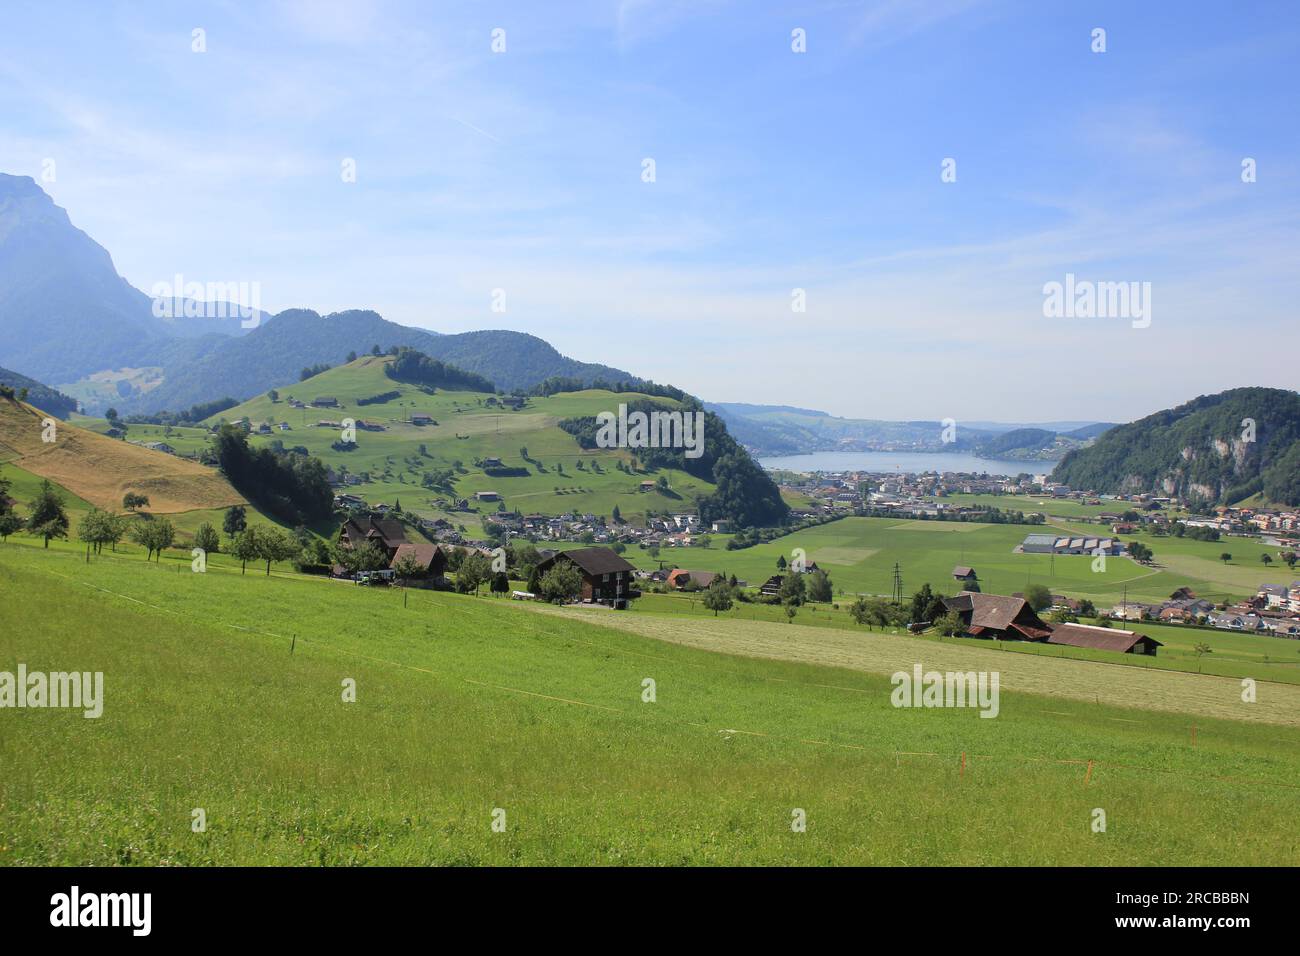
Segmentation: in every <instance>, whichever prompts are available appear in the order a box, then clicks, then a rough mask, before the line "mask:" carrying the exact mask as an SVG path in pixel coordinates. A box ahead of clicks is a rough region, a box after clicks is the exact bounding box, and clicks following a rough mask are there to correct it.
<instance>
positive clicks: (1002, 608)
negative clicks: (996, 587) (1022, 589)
mask: <svg viewBox="0 0 1300 956" xmlns="http://www.w3.org/2000/svg"><path fill="white" fill-rule="evenodd" d="M943 603H944V606H945V607H947V608H948V610H950V611H952V612H954V613H955V614H956V615H957V616H958V617H960V618H961V622H962V624H964V625H965V627H966V633H967V634H969V635H970V636H972V637H990V638H997V639H998V640H1001V641H1041V640H1043V639H1044V638H1046V637H1047V635H1048V634H1050V633H1052V627H1051V625H1050V624H1048V623H1047V622H1046V621H1044V620H1042V619H1041V618H1040V617H1039V616H1038V615H1037V614H1035V613H1034V609H1033V608H1031V607H1030V606H1029V602H1028V601H1026V600H1025V599H1024V598H1017V597H1007V596H1006V595H1002V594H981V593H979V592H978V591H962V592H961V593H960V594H958V595H957V596H956V597H950V598H944V599H943Z"/></svg>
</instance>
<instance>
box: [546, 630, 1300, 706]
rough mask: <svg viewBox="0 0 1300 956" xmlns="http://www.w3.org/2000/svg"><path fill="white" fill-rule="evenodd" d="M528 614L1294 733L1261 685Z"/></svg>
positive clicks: (915, 644) (942, 647)
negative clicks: (987, 678)
mask: <svg viewBox="0 0 1300 956" xmlns="http://www.w3.org/2000/svg"><path fill="white" fill-rule="evenodd" d="M537 609H538V610H539V611H541V613H549V614H557V615H562V616H564V617H571V618H573V619H575V620H581V621H586V622H587V623H589V624H603V625H605V626H607V627H614V628H618V629H620V630H624V631H631V632H632V633H635V634H640V635H643V636H645V637H650V638H654V639H655V640H660V641H668V642H671V643H673V644H683V645H686V646H688V647H696V648H700V649H702V650H707V651H718V652H722V653H727V654H740V655H743V656H745V657H763V658H772V659H776V660H785V661H797V662H800V663H805V664H824V665H828V666H831V667H847V668H850V669H852V670H859V671H867V672H869V673H876V674H892V673H894V672H895V671H899V670H904V671H909V672H910V671H911V669H912V666H913V665H914V664H917V663H920V664H922V665H923V666H924V667H925V668H926V670H938V671H981V670H986V671H992V670H996V671H998V672H999V674H1000V675H1001V677H1000V678H999V679H1000V681H1001V689H1002V690H1005V691H1011V692H1013V693H1014V692H1019V693H1026V694H1043V695H1049V696H1056V697H1066V698H1071V699H1074V700H1084V701H1097V702H1099V703H1102V704H1108V705H1111V706H1115V707H1136V708H1139V709H1142V710H1160V711H1169V712H1174V713H1183V714H1196V715H1203V716H1206V717H1220V718H1225V719H1228V720H1246V721H1253V722H1260V723H1269V724H1283V725H1287V726H1292V727H1300V686H1295V685H1291V684H1274V683H1267V682H1263V681H1261V682H1260V683H1259V684H1258V687H1257V700H1256V702H1255V703H1253V704H1246V703H1243V702H1242V699H1241V690H1242V688H1241V682H1240V681H1239V680H1237V679H1236V678H1231V677H1214V676H1210V675H1202V674H1185V673H1180V672H1177V671H1164V670H1155V669H1146V668H1142V667H1137V666H1130V665H1125V664H1106V663H1101V662H1092V661H1079V660H1069V659H1064V658H1059V657H1046V656H1038V655H1032V654H1018V653H1015V652H1008V651H997V650H994V649H993V648H992V646H990V647H989V648H987V649H986V648H983V647H969V646H960V645H955V644H941V643H936V642H932V641H922V640H920V639H918V638H912V637H903V636H901V635H895V634H881V633H879V632H873V633H868V632H867V631H865V630H863V631H850V630H842V629H838V628H824V627H806V626H802V625H799V624H781V623H777V622H775V621H737V620H727V619H725V618H717V619H714V618H707V619H705V618H701V619H684V618H682V617H680V616H674V617H659V616H656V615H653V614H625V613H620V612H614V611H607V610H604V609H596V608H579V607H567V608H562V609H561V608H542V607H538V608H537Z"/></svg>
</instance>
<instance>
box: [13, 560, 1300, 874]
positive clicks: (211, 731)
mask: <svg viewBox="0 0 1300 956" xmlns="http://www.w3.org/2000/svg"><path fill="white" fill-rule="evenodd" d="M0 587H2V589H3V591H4V593H5V594H7V595H16V596H18V599H17V600H12V599H11V600H6V601H4V602H0V661H4V662H5V663H4V665H3V666H4V667H12V666H15V665H16V663H17V662H19V661H21V662H24V663H26V665H27V666H28V668H29V669H30V670H64V669H73V668H75V669H78V670H98V671H103V672H104V675H105V706H104V715H103V717H101V718H100V719H98V720H86V719H84V718H83V717H82V716H81V715H80V713H71V712H67V711H54V710H31V709H29V710H22V711H18V710H3V711H0V720H4V721H9V722H12V724H14V725H19V724H20V725H21V726H15V727H14V728H13V729H12V730H11V731H10V732H6V733H4V734H2V735H0V764H2V765H3V766H4V767H5V771H6V772H5V773H4V774H3V775H0V862H3V863H7V864H44V863H68V864H209V863H216V864H241V863H250V864H257V863H288V864H321V863H397V864H429V863H437V864H473V863H486V864H593V863H606V864H610V863H612V864H665V863H666V864H681V863H702V864H759V863H779V864H827V863H831V864H852V863H867V864H871V863H874V864H891V865H895V864H896V865H929V864H957V863H968V864H994V863H1008V864H1029V865H1054V864H1084V865H1130V864H1134V865H1136V864H1155V863H1162V864H1179V863H1185V864H1196V865H1208V864H1225V865H1231V864H1245V865H1250V864H1285V865H1294V864H1295V863H1297V862H1300V837H1298V836H1297V834H1296V831H1295V828H1294V826H1293V825H1292V824H1291V821H1292V820H1294V818H1295V815H1296V813H1297V811H1300V788H1298V787H1297V784H1296V781H1297V779H1300V748H1298V747H1297V743H1300V728H1297V727H1296V726H1295V725H1294V721H1291V722H1288V718H1287V716H1286V704H1285V700H1284V703H1283V705H1282V706H1279V704H1278V702H1277V701H1276V700H1274V699H1273V698H1272V697H1269V696H1267V695H1268V692H1267V691H1264V692H1261V705H1264V709H1262V710H1261V711H1260V712H1259V714H1260V716H1258V717H1257V718H1256V719H1254V720H1243V719H1229V716H1228V715H1235V716H1241V715H1240V714H1239V713H1237V712H1236V711H1234V709H1233V708H1232V706H1231V697H1232V694H1231V693H1230V691H1231V690H1232V689H1233V687H1235V682H1233V681H1223V680H1221V679H1218V678H1210V677H1194V676H1192V675H1171V674H1166V673H1162V672H1156V671H1153V672H1148V671H1141V670H1136V669H1131V670H1128V671H1126V680H1131V681H1140V682H1142V683H1141V685H1140V687H1141V688H1142V690H1143V692H1142V693H1133V692H1131V688H1129V690H1130V692H1129V693H1128V694H1127V696H1125V698H1124V699H1125V701H1126V703H1125V704H1124V705H1120V704H1112V703H1107V698H1106V697H1105V696H1103V697H1102V699H1101V700H1100V702H1098V701H1095V700H1094V701H1088V700H1084V699H1079V696H1078V695H1077V694H1076V695H1075V696H1069V695H1066V694H1063V693H1062V694H1057V693H1055V692H1054V690H1055V689H1060V690H1065V689H1066V685H1067V684H1068V683H1070V682H1073V681H1075V680H1077V679H1079V675H1080V674H1081V673H1083V672H1084V671H1088V670H1095V671H1098V675H1097V676H1094V677H1090V678H1088V679H1089V681H1090V682H1091V683H1092V684H1095V685H1096V686H1097V688H1098V689H1099V691H1100V690H1103V689H1104V687H1105V685H1106V684H1108V683H1110V682H1112V681H1113V678H1112V677H1111V676H1110V675H1111V673H1112V671H1118V670H1119V669H1111V668H1103V667H1102V666H1101V665H1094V664H1088V663H1082V662H1072V661H1052V660H1045V659H1044V660H1038V659H1033V658H1030V657H1028V656H1021V657H1018V658H1016V659H1014V660H1013V659H1012V657H1011V655H998V657H997V658H996V661H997V663H998V664H1000V665H1001V666H1002V668H1003V671H1004V673H1003V681H1002V699H1001V711H1000V715H999V716H998V717H997V719H994V720H985V719H981V718H979V717H978V715H977V713H976V712H974V711H971V710H958V709H929V710H926V709H895V708H894V707H892V706H891V705H890V702H889V693H890V690H891V686H890V683H889V680H888V677H887V676H886V674H885V673H884V672H883V671H881V670H880V668H881V667H885V668H888V667H889V666H892V664H893V663H894V662H895V661H908V660H915V661H918V662H924V663H925V664H926V665H927V666H939V667H942V666H944V664H945V663H953V664H961V665H962V666H964V662H965V661H966V660H967V659H968V658H971V655H975V656H976V657H978V658H980V659H982V660H984V661H987V660H988V659H989V658H992V656H993V654H994V653H996V652H990V651H979V650H974V649H965V650H964V649H960V648H953V647H947V646H945V647H942V648H940V647H938V646H937V645H931V644H926V643H924V642H919V641H913V640H912V639H910V638H905V637H897V636H887V635H874V636H873V635H867V634H852V635H850V634H848V633H847V632H839V631H831V630H830V629H814V628H807V627H804V626H802V625H799V624H795V625H775V624H773V625H766V626H765V627H763V628H759V629H760V630H764V631H766V630H769V629H777V630H778V636H779V637H770V636H768V635H767V634H766V633H764V634H762V635H760V636H761V637H763V639H764V640H768V641H773V640H776V639H779V640H780V641H784V642H787V643H788V649H787V655H788V656H795V655H796V654H797V653H799V650H798V649H799V648H800V647H801V646H803V645H804V644H805V642H807V641H809V640H813V641H814V642H817V641H823V640H825V639H826V637H827V636H828V635H830V636H832V637H836V638H837V639H839V640H843V641H846V642H850V643H849V644H848V645H846V647H847V648H849V649H850V650H852V649H854V648H856V652H857V653H858V654H860V655H867V656H868V657H871V658H872V662H871V663H870V664H863V663H862V662H861V661H858V662H855V661H854V660H853V659H852V656H851V655H849V654H847V653H846V654H845V656H844V657H843V661H842V663H841V664H840V665H839V666H834V667H831V666H825V665H824V664H822V663H813V662H805V661H799V660H790V659H780V657H778V656H775V655H774V656H770V657H769V656H768V655H767V654H766V653H763V652H761V651H755V650H752V649H751V650H746V649H744V647H743V643H737V641H739V640H741V639H743V638H744V636H745V635H746V634H750V633H752V631H753V630H754V628H756V627H759V626H758V625H752V626H749V627H746V626H744V625H743V624H742V627H741V628H740V629H739V633H736V632H735V631H736V629H735V628H734V626H733V627H731V628H725V627H717V626H716V625H714V623H713V622H711V621H710V620H708V619H705V618H703V617H701V618H699V619H698V620H697V621H696V622H692V624H691V627H690V628H683V627H682V626H681V623H680V622H676V623H674V622H673V619H671V618H655V616H654V615H650V614H645V615H643V616H641V617H640V618H638V617H637V615H621V614H617V613H615V612H608V614H606V615H600V614H598V613H590V612H551V611H546V610H540V611H539V610H534V609H532V608H526V607H524V606H522V605H519V604H515V603H512V602H509V601H505V600H502V599H493V598H487V597H483V598H473V597H465V596H457V595H452V594H445V593H433V592H401V591H397V590H371V589H365V588H356V587H351V586H348V585H341V584H336V583H331V582H326V581H318V580H307V579H302V578H297V577H294V576H289V575H272V576H270V577H266V576H263V575H260V574H259V575H249V576H247V577H240V576H238V575H237V574H235V573H231V572H230V571H229V570H228V569H227V570H218V571H210V572H209V573H208V574H205V575H199V574H192V573H188V572H186V573H182V572H179V571H175V570H172V569H171V568H170V567H169V566H168V563H167V562H164V563H163V564H162V565H161V566H158V565H146V564H145V563H144V562H142V561H139V562H137V561H131V560H127V559H122V558H113V557H104V558H101V559H99V560H97V561H94V562H93V563H91V564H89V565H86V564H84V563H83V562H82V561H81V557H80V555H77V554H75V553H72V552H69V551H63V550H58V549H54V550H51V551H48V552H47V551H44V550H41V549H39V548H36V547H31V546H30V545H27V544H20V545H15V544H12V543H11V544H10V545H7V546H0ZM583 613H587V617H586V619H577V618H576V617H575V616H576V615H578V614H583ZM651 619H657V620H666V621H667V622H668V624H669V627H668V628H666V629H665V633H664V634H662V635H661V637H660V638H652V637H649V636H646V635H645V634H641V633H635V632H632V631H628V630H625V629H624V627H626V626H628V622H631V623H632V624H636V625H637V626H640V625H641V622H643V621H651ZM733 623H734V622H733ZM683 630H689V631H690V632H691V633H696V632H697V631H698V632H699V633H701V634H703V633H712V634H713V635H714V638H713V639H714V640H716V641H718V642H719V648H718V649H717V650H705V649H701V648H700V647H693V646H687V644H686V643H684V642H682V641H681V640H675V639H674V638H673V637H672V633H673V632H677V633H678V634H680V633H681V632H682V631H683ZM881 642H891V643H888V644H882V643H881ZM893 642H898V643H897V645H896V644H895V643H893ZM773 646H774V647H775V646H777V645H775V644H774V645H773ZM291 647H292V650H291ZM724 648H725V649H724ZM738 652H739V653H738ZM913 652H915V653H913ZM958 654H961V655H965V657H958V656H953V655H958ZM972 659H973V658H972ZM1003 662H1005V663H1003ZM1059 665H1065V667H1067V668H1069V669H1068V670H1064V669H1063V670H1059V671H1058V670H1056V669H1055V668H1056V667H1057V666H1059ZM972 666H974V665H972ZM984 666H988V665H987V664H985V665H984ZM1054 674H1058V675H1059V677H1058V678H1057V681H1058V684H1057V687H1056V688H1055V689H1054V687H1053V684H1052V680H1053V675H1054ZM345 678H351V679H353V680H355V681H356V688H357V697H356V702H355V703H345V702H343V700H342V696H341V690H340V688H341V684H342V681H343V680H344V679H345ZM646 678H651V679H653V680H654V681H655V689H656V700H655V702H654V703H645V702H643V700H642V693H643V681H644V680H645V679H646ZM1180 681H1181V682H1186V681H1199V682H1208V683H1202V684H1201V685H1198V686H1201V687H1204V688H1206V689H1204V690H1199V691H1196V692H1195V693H1192V694H1190V695H1188V694H1186V693H1185V692H1184V690H1183V685H1182V684H1181V683H1178V682H1180ZM1293 693H1295V692H1294V691H1293ZM1144 701H1146V702H1148V703H1149V704H1151V707H1150V708H1149V709H1142V704H1143V702H1144ZM1156 704H1159V705H1160V706H1159V707H1157V706H1155V705H1156ZM1179 707H1183V708H1185V709H1186V710H1185V711H1180V710H1179V709H1178V708H1179ZM1292 710H1294V707H1292ZM1192 720H1194V721H1195V723H1196V724H1197V727H1198V737H1197V740H1196V743H1195V745H1193V743H1192V741H1191V739H1190V737H1189V733H1188V725H1189V722H1191V721H1192ZM962 754H965V755H966V761H965V766H964V768H963V765H962ZM1088 761H1092V762H1093V765H1092V767H1091V770H1090V771H1089V768H1088ZM195 808H202V809H203V810H204V811H205V813H206V819H207V828H206V831H205V832H202V833H195V832H192V830H191V819H192V812H193V810H194V809H195ZM498 808H500V809H501V810H503V811H504V812H505V820H506V828H505V831H504V832H494V831H493V829H492V826H491V823H492V819H493V817H492V815H493V811H494V810H496V809H498ZM796 808H799V809H802V810H804V811H805V812H806V814H807V821H808V823H807V831H806V832H802V833H797V832H793V831H792V828H791V819H792V812H793V811H794V810H795V809H796ZM1094 808H1102V809H1104V811H1105V813H1106V815H1107V830H1106V832H1105V833H1094V832H1092V831H1091V829H1090V826H1089V824H1090V822H1091V820H1092V819H1093V811H1094Z"/></svg>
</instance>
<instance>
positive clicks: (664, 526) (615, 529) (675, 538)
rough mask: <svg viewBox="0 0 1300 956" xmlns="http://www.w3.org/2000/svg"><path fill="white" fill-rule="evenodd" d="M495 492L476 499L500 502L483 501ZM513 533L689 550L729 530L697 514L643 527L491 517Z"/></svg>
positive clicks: (588, 519)
mask: <svg viewBox="0 0 1300 956" xmlns="http://www.w3.org/2000/svg"><path fill="white" fill-rule="evenodd" d="M484 494H488V495H492V494H495V492H479V493H478V494H477V495H476V496H475V497H476V498H478V500H480V501H484V500H486V501H492V500H498V499H499V496H498V498H483V497H482V495H484ZM487 520H489V521H491V522H492V523H493V524H495V525H499V526H500V527H501V528H503V529H504V530H506V531H508V532H510V533H511V534H515V535H521V536H524V537H529V538H537V539H540V540H546V541H577V540H584V539H585V540H588V541H591V542H593V543H595V544H612V543H613V542H615V541H621V542H623V543H624V544H640V545H643V546H645V547H647V548H649V547H660V548H688V547H691V546H692V545H694V544H696V543H697V542H696V539H697V538H698V537H699V536H700V535H702V534H706V533H708V532H710V531H712V532H715V533H723V532H726V531H729V530H730V528H729V527H728V524H727V522H725V521H715V522H713V523H712V524H711V525H710V526H709V527H708V528H707V529H706V528H704V526H703V523H702V522H701V521H700V518H699V515H696V514H688V513H683V514H673V515H666V516H655V517H651V518H647V519H646V522H645V526H644V527H637V526H633V525H630V524H620V525H614V524H612V523H611V522H610V521H608V520H607V519H606V518H605V517H604V516H603V515H595V514H589V513H588V514H579V513H577V512H566V513H564V514H560V515H544V514H521V513H520V512H517V511H497V512H494V513H493V514H492V515H490V516H489V517H488V519H487Z"/></svg>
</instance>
